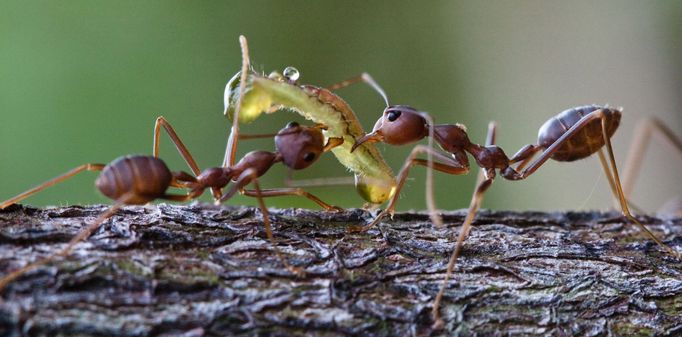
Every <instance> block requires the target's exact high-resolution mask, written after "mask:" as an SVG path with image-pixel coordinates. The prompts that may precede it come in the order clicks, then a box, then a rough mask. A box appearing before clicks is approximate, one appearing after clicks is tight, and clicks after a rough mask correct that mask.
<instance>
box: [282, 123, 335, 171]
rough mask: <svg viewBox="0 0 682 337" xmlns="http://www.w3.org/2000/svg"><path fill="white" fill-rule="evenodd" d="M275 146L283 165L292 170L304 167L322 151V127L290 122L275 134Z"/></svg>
mask: <svg viewBox="0 0 682 337" xmlns="http://www.w3.org/2000/svg"><path fill="white" fill-rule="evenodd" d="M275 146H276V147H277V152H279V153H280V154H281V155H282V161H283V162H284V165H286V166H288V167H290V168H292V169H294V170H300V169H304V168H306V167H308V166H310V164H312V163H314V162H315V161H316V160H317V158H319V157H320V155H321V154H322V152H324V136H323V135H322V128H321V127H307V126H302V125H299V124H298V123H296V122H290V123H289V124H287V126H285V127H284V128H283V129H282V130H279V132H278V133H277V135H276V136H275Z"/></svg>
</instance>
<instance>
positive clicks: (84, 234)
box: [0, 193, 133, 292]
mask: <svg viewBox="0 0 682 337" xmlns="http://www.w3.org/2000/svg"><path fill="white" fill-rule="evenodd" d="M132 196H133V194H132V193H126V194H124V195H122V196H121V197H120V198H118V199H117V200H116V201H115V202H114V204H113V205H112V206H111V207H109V209H108V210H106V211H105V212H103V213H102V214H100V215H99V216H98V217H97V219H95V221H94V222H93V223H92V224H90V225H88V226H87V227H85V228H83V229H82V230H81V231H80V232H79V233H78V234H76V236H74V237H73V238H71V240H70V241H69V243H68V244H67V245H66V247H64V248H63V249H62V250H60V251H59V252H57V253H54V254H51V255H49V256H47V257H45V258H42V259H40V260H38V261H35V262H33V263H29V264H27V265H26V266H24V267H22V268H19V269H17V270H15V271H13V272H11V273H9V274H7V275H5V276H4V277H3V278H2V279H0V292H2V290H3V289H4V288H5V287H6V286H7V284H9V283H10V282H12V281H14V280H15V279H16V278H17V277H19V276H21V275H23V274H25V273H27V272H29V271H31V270H33V269H35V268H38V267H40V266H43V265H45V264H47V263H49V262H50V261H52V260H53V259H54V258H56V257H64V256H67V255H69V254H71V250H73V247H74V246H75V245H76V244H77V243H79V242H81V241H83V240H85V239H87V238H88V237H89V236H90V235H91V234H92V233H93V232H94V231H95V230H96V229H97V228H99V226H100V225H101V224H102V222H104V221H105V220H106V219H108V218H109V217H110V216H112V215H113V214H114V213H116V211H118V210H119V209H120V208H121V207H122V206H123V205H125V204H126V201H127V200H128V199H129V198H130V197H132Z"/></svg>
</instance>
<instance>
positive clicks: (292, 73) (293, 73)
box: [282, 67, 301, 82]
mask: <svg viewBox="0 0 682 337" xmlns="http://www.w3.org/2000/svg"><path fill="white" fill-rule="evenodd" d="M282 75H284V78H286V79H287V80H289V81H291V82H296V81H298V78H299V77H300V76H301V73H299V72H298V69H296V68H294V67H286V68H285V69H284V71H283V72H282Z"/></svg>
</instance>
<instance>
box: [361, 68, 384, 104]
mask: <svg viewBox="0 0 682 337" xmlns="http://www.w3.org/2000/svg"><path fill="white" fill-rule="evenodd" d="M360 76H361V77H362V80H363V81H365V82H366V83H367V84H369V85H370V86H371V87H372V89H374V91H376V92H378V93H379V95H381V98H383V99H384V103H386V107H387V108H388V106H389V104H388V97H387V96H386V92H385V91H384V89H382V88H381V87H380V86H379V84H378V83H377V82H376V81H375V80H374V78H372V76H370V74H368V73H362V75H360Z"/></svg>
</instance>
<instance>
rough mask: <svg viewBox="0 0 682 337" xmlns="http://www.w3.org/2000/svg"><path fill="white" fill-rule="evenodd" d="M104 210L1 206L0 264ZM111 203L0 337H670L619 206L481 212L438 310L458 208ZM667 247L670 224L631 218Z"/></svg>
mask: <svg viewBox="0 0 682 337" xmlns="http://www.w3.org/2000/svg"><path fill="white" fill-rule="evenodd" d="M105 209H106V206H87V207H82V206H70V207H61V208H48V209H36V208H29V207H22V206H12V207H10V208H9V209H7V210H5V211H0V273H1V274H2V275H5V274H7V273H8V272H10V271H12V270H15V269H17V268H19V267H21V266H23V265H25V264H27V263H29V262H31V261H35V260H36V259H38V258H41V257H45V256H47V255H48V254H51V253H54V252H56V251H57V250H58V249H60V248H61V247H64V245H65V244H66V242H67V241H68V240H69V239H70V238H71V237H72V236H73V235H75V234H76V233H77V232H78V231H79V229H81V228H82V227H83V226H84V225H85V224H88V223H90V222H91V221H92V220H94V218H95V217H96V216H97V215H98V214H99V213H101V212H102V211H104V210H105ZM271 212H272V214H271V219H272V221H273V226H274V232H275V237H276V238H277V239H278V241H279V243H278V247H279V248H280V249H281V250H282V251H283V253H284V255H285V256H286V258H287V260H288V261H289V262H290V263H291V264H293V265H295V266H299V267H304V268H305V271H306V275H305V276H302V277H297V276H295V275H293V274H291V273H290V272H289V271H287V270H286V269H285V268H283V267H282V264H281V262H280V261H279V260H278V259H277V258H276V256H275V254H273V252H272V247H271V245H270V243H269V241H268V240H267V239H266V238H265V234H264V231H263V228H262V222H261V220H260V219H261V218H260V216H261V215H260V212H259V211H258V209H253V208H245V207H216V206H209V205H205V204H193V205H190V206H175V205H165V204H161V205H149V206H143V207H125V208H123V209H122V210H120V211H118V212H117V213H116V215H114V216H113V217H112V218H111V219H109V220H108V221H106V222H105V223H104V225H103V226H102V227H101V228H100V229H99V230H98V231H97V232H96V233H95V234H94V235H93V236H92V237H90V238H89V239H88V240H87V241H85V242H83V243H80V244H78V245H77V246H76V249H75V250H74V252H73V253H72V254H70V255H69V256H68V257H65V258H59V259H57V260H56V261H54V262H52V263H50V264H48V265H46V266H44V267H41V268H38V269H35V270H33V271H31V272H29V273H27V274H26V275H24V276H22V277H21V278H19V279H17V280H16V281H14V282H12V283H11V284H10V285H9V286H8V287H7V288H6V289H5V290H4V291H3V293H2V295H1V296H2V297H1V298H2V300H3V302H2V303H0V335H2V336H73V335H78V336H187V337H189V336H234V335H276V336H301V335H321V336H343V335H357V336H411V335H421V336H423V335H462V336H470V335H478V336H509V335H513V336H526V335H530V336H573V335H579V336H633V335H636V336H639V335H641V336H649V335H655V336H680V335H682V266H681V264H680V263H681V262H680V261H678V260H676V259H675V258H673V257H671V256H670V255H668V254H667V253H666V252H664V251H663V250H662V249H661V248H660V247H658V246H657V245H656V244H655V243H653V241H652V240H650V239H648V238H647V237H646V236H645V235H644V234H643V233H641V232H640V230H639V229H638V228H636V227H635V226H634V225H632V224H630V223H627V222H626V220H624V218H623V217H621V216H620V215H619V214H618V213H594V212H586V213H576V212H568V213H539V212H523V213H516V212H490V211H482V212H481V213H480V214H479V215H478V216H477V218H476V221H475V222H474V228H473V230H472V231H471V235H470V237H469V239H468V240H467V241H466V243H465V246H464V250H463V254H462V256H461V257H460V259H459V261H458V262H457V266H456V268H455V270H456V271H455V275H454V277H453V279H452V281H451V282H450V283H449V284H448V287H447V291H446V294H445V297H444V300H443V306H442V308H441V313H442V315H443V318H444V320H445V321H446V324H445V327H444V329H443V330H439V331H434V330H432V323H433V322H432V321H431V306H432V301H433V297H434V296H435V294H436V293H437V292H438V289H439V287H440V284H441V282H442V280H443V276H444V273H445V267H446V264H447V261H448V258H449V256H450V252H451V251H452V249H453V245H454V241H455V238H456V234H457V233H458V230H459V228H460V226H461V222H462V220H463V217H464V215H465V211H455V212H447V213H445V214H444V220H445V222H446V224H447V226H446V227H445V228H434V227H433V226H432V224H431V223H430V221H429V218H428V216H427V215H426V214H424V213H402V214H397V215H396V216H395V218H394V219H393V220H390V221H388V220H387V221H384V222H383V223H382V224H381V225H379V226H378V227H377V228H375V229H372V230H370V231H368V232H364V233H348V232H347V231H346V229H347V228H348V226H349V225H355V226H357V225H362V224H365V223H367V221H368V220H369V219H370V218H371V215H370V214H368V213H367V212H366V211H363V210H348V211H344V212H338V213H329V212H318V211H310V210H302V209H283V210H272V211H271ZM641 220H642V221H643V222H644V223H645V224H646V225H647V226H648V227H649V228H650V229H652V230H653V231H654V232H655V233H656V234H657V235H659V237H661V238H663V239H664V241H665V242H666V243H667V244H668V245H670V246H672V247H673V248H674V249H676V250H677V251H682V219H680V218H677V219H658V218H652V217H646V216H643V217H641Z"/></svg>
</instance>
